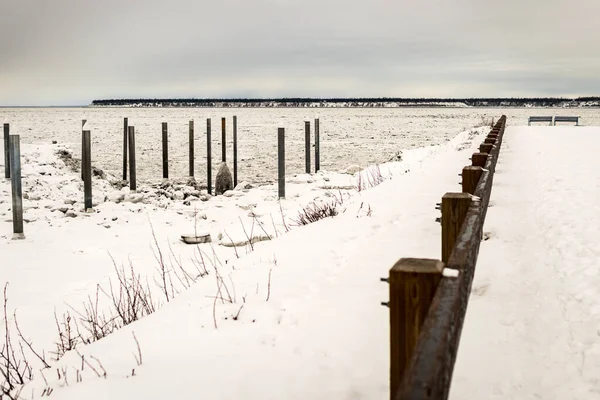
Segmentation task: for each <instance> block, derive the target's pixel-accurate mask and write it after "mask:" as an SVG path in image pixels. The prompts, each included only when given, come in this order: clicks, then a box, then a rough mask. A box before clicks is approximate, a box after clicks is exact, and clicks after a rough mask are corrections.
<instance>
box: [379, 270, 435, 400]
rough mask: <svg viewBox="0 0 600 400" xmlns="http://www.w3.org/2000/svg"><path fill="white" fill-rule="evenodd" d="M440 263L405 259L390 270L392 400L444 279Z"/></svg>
mask: <svg viewBox="0 0 600 400" xmlns="http://www.w3.org/2000/svg"><path fill="white" fill-rule="evenodd" d="M443 268H444V263H443V262H441V261H439V260H431V259H419V258H401V259H400V260H398V262H396V264H395V265H394V266H393V267H392V269H390V272H389V278H388V282H389V290H390V301H389V307H390V398H391V400H395V399H396V393H397V392H398V388H399V386H400V382H401V381H402V376H403V375H404V372H405V371H406V370H407V369H408V365H409V363H410V360H411V358H412V356H413V353H414V349H415V347H416V345H417V340H418V339H419V334H420V333H421V328H422V326H423V322H424V321H425V317H426V316H427V312H428V311H429V307H430V306H431V302H432V300H433V296H434V295H435V291H436V289H437V287H438V284H439V282H440V280H441V278H442V270H443Z"/></svg>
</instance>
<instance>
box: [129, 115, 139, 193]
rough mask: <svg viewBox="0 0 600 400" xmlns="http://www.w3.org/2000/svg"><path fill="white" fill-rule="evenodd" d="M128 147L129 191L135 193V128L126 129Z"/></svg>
mask: <svg viewBox="0 0 600 400" xmlns="http://www.w3.org/2000/svg"><path fill="white" fill-rule="evenodd" d="M127 129H128V133H127V134H128V139H129V141H128V147H129V190H130V191H132V192H135V191H136V190H137V182H136V178H137V177H136V174H135V127H134V126H129V127H128V128H127Z"/></svg>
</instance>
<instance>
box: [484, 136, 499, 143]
mask: <svg viewBox="0 0 600 400" xmlns="http://www.w3.org/2000/svg"><path fill="white" fill-rule="evenodd" d="M483 143H486V144H488V143H489V144H495V143H496V138H491V137H486V138H485V140H484V141H483Z"/></svg>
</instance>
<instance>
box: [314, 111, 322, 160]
mask: <svg viewBox="0 0 600 400" xmlns="http://www.w3.org/2000/svg"><path fill="white" fill-rule="evenodd" d="M319 133H320V132H319V118H316V119H315V172H319V170H320V169H321V148H320V145H321V142H320V138H319Z"/></svg>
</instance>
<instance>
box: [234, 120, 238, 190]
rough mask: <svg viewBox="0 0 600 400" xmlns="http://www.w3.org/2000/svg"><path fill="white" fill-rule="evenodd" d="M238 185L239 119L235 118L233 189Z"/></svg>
mask: <svg viewBox="0 0 600 400" xmlns="http://www.w3.org/2000/svg"><path fill="white" fill-rule="evenodd" d="M237 184H238V154H237V117H236V116H235V115H234V116H233V187H234V189H235V188H236V187H237Z"/></svg>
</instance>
